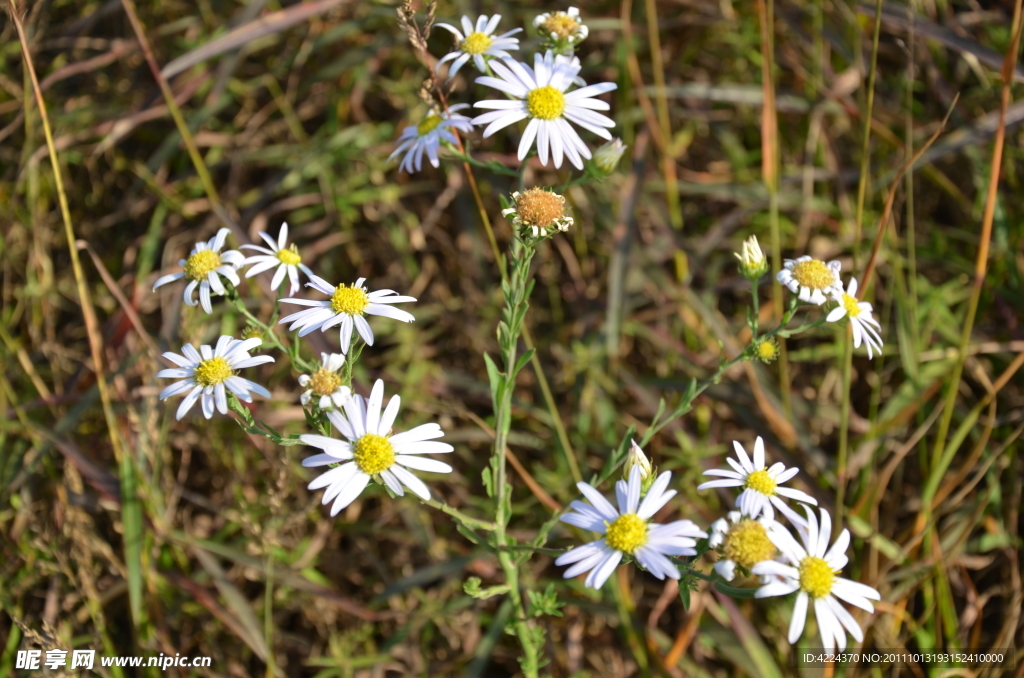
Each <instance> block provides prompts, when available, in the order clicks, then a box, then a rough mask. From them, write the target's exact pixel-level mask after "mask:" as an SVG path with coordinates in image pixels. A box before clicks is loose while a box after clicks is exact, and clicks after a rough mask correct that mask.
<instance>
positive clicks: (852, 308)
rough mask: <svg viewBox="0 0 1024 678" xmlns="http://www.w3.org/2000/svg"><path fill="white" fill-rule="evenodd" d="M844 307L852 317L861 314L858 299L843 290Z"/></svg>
mask: <svg viewBox="0 0 1024 678" xmlns="http://www.w3.org/2000/svg"><path fill="white" fill-rule="evenodd" d="M843 308H845V309H846V315H848V316H850V317H851V318H856V317H857V316H859V315H860V306H858V305H857V299H856V298H855V297H851V296H850V295H849V294H847V293H846V292H843Z"/></svg>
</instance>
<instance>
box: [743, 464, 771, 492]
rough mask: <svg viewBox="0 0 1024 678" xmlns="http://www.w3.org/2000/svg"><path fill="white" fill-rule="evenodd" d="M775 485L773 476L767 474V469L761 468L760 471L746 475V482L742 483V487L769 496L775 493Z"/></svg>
mask: <svg viewBox="0 0 1024 678" xmlns="http://www.w3.org/2000/svg"><path fill="white" fill-rule="evenodd" d="M776 485H778V483H776V482H775V479H774V478H772V477H771V476H770V475H768V471H766V470H765V469H761V470H760V471H754V472H753V473H751V474H750V475H748V476H747V484H746V485H744V487H746V488H747V489H750V490H754V491H755V492H760V493H761V494H764V495H767V496H769V497H771V496H772V495H774V494H775V486H776Z"/></svg>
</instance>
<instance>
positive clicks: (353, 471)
mask: <svg viewBox="0 0 1024 678" xmlns="http://www.w3.org/2000/svg"><path fill="white" fill-rule="evenodd" d="M383 400H384V382H383V381H381V380H380V379H378V380H377V382H376V383H375V384H374V385H373V390H372V391H371V392H370V400H369V401H366V400H364V399H363V397H362V396H359V395H353V396H352V397H351V398H349V399H348V400H346V401H345V411H344V414H343V413H342V412H341V411H340V410H332V411H330V412H328V413H327V418H328V419H330V421H331V424H333V425H334V426H335V427H336V428H337V429H338V431H339V432H340V433H341V435H343V436H344V437H345V438H347V441H345V440H337V439H335V438H328V437H327V436H320V435H303V436H299V440H301V441H302V442H304V443H306V444H307V445H311V446H313V447H318V448H320V449H321V450H323V451H324V454H316V455H313V456H312V457H309V458H307V459H305V460H303V462H302V465H303V466H307V467H313V466H326V465H328V464H337V463H339V462H341V465H340V466H337V467H335V468H332V469H331V470H329V471H327V472H326V473H324V474H323V475H321V476H320V477H318V478H316V479H315V480H313V482H311V483H310V484H309V489H311V490H318V489H320V488H321V487H326V488H327V491H326V492H324V498H323V503H324V504H327V502H329V501H331V499H334V505H333V506H332V507H331V515H332V516H336V515H338V512H339V511H341V510H342V509H343V508H345V507H346V506H348V505H349V504H351V503H352V502H353V501H355V499H356V497H358V496H359V494H360V493H361V492H362V491H363V489H364V488H365V487H366V486H367V484H369V482H370V478H373V479H375V480H377V482H382V483H383V484H384V485H387V486H388V488H389V489H390V490H391V491H392V492H394V493H395V494H397V495H398V496H400V497H401V496H403V495H404V494H405V491H404V490H403V489H402V486H403V485H404V486H405V487H407V488H409V490H410V491H412V493H413V494H415V495H416V496H418V497H420V498H422V499H423V500H428V499H430V490H428V489H427V486H426V485H425V484H424V482H423V481H422V480H420V479H419V478H417V477H416V476H414V475H413V474H412V473H410V472H409V470H408V469H415V470H417V471H429V472H431V473H451V471H452V467H451V466H449V465H448V464H445V463H444V462H440V461H437V460H436V459H429V458H425V457H422V456H420V455H423V454H441V453H445V452H451V451H453V450H454V449H455V448H453V447H452V446H451V445H449V444H448V443H439V442H435V441H434V438H440V437H441V436H443V435H444V431H442V430H441V427H440V426H438V425H437V424H423V425H421V426H417V427H416V428H414V429H412V430H411V431H406V432H405V433H396V434H395V435H391V425H392V424H393V423H394V422H395V417H396V416H397V415H398V406H399V404H400V403H401V399H400V398H399V397H398V396H397V395H396V396H393V397H392V398H391V400H390V401H389V402H388V406H387V408H385V410H384V413H383V414H381V411H380V408H381V403H382V402H383Z"/></svg>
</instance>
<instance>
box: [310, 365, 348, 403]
mask: <svg viewBox="0 0 1024 678" xmlns="http://www.w3.org/2000/svg"><path fill="white" fill-rule="evenodd" d="M339 386H341V377H339V376H338V375H337V374H335V373H334V372H330V371H328V370H326V369H324V368H323V367H321V368H320V369H319V370H317V371H316V373H315V374H314V375H313V376H312V377H310V378H309V390H310V391H312V392H313V393H315V394H316V395H318V396H329V395H331V394H332V393H334V392H335V391H337V390H338V387H339Z"/></svg>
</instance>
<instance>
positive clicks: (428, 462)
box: [395, 454, 452, 473]
mask: <svg viewBox="0 0 1024 678" xmlns="http://www.w3.org/2000/svg"><path fill="white" fill-rule="evenodd" d="M395 463H396V464H401V465H402V466H405V467H406V468H411V469H416V470H417V471H427V472H428V473H451V472H452V467H451V466H449V465H448V464H446V463H444V462H443V461H437V460H436V459H430V458H429V457H416V456H411V455H407V454H399V455H396V456H395Z"/></svg>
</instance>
